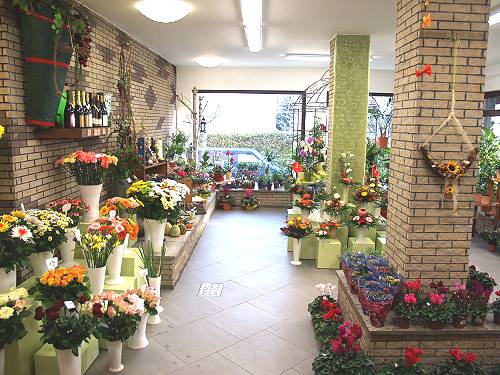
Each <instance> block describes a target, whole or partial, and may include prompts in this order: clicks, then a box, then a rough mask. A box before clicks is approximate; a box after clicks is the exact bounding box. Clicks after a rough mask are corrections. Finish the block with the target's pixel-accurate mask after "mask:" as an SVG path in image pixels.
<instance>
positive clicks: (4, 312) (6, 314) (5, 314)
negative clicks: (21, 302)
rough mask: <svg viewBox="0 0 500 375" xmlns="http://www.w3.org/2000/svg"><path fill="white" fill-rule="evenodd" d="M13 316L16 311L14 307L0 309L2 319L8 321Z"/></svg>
mask: <svg viewBox="0 0 500 375" xmlns="http://www.w3.org/2000/svg"><path fill="white" fill-rule="evenodd" d="M12 315H14V309H13V308H12V307H8V306H4V307H0V319H2V320H7V319H9V318H10V317H11V316H12Z"/></svg>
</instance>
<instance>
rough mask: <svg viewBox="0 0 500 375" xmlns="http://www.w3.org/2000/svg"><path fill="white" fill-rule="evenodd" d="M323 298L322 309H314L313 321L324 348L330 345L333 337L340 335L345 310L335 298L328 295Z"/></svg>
mask: <svg viewBox="0 0 500 375" xmlns="http://www.w3.org/2000/svg"><path fill="white" fill-rule="evenodd" d="M322 298H323V299H322V300H321V304H320V306H321V309H320V310H319V311H317V312H316V311H314V314H313V315H312V323H313V329H314V336H315V338H316V340H317V341H318V342H319V343H320V345H321V346H322V347H323V348H324V347H326V346H327V345H330V343H331V341H332V337H336V336H337V335H338V331H339V327H340V325H341V324H342V323H343V316H342V313H343V310H342V308H341V307H340V305H339V304H338V303H337V301H335V299H333V298H331V297H330V298H328V297H326V296H323V297H322Z"/></svg>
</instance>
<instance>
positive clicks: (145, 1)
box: [135, 0, 192, 23]
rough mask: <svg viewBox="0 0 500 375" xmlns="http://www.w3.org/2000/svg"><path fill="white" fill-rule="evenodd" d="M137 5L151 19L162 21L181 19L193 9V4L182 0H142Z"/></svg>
mask: <svg viewBox="0 0 500 375" xmlns="http://www.w3.org/2000/svg"><path fill="white" fill-rule="evenodd" d="M135 7H136V8H137V9H138V10H139V12H141V13H142V14H143V15H144V16H146V17H147V18H149V19H150V20H153V21H156V22H161V23H168V22H175V21H179V20H180V19H182V18H184V17H186V16H187V15H188V14H189V12H191V10H192V7H191V5H189V4H188V3H186V2H185V1H181V0H142V1H139V2H137V3H136V4H135Z"/></svg>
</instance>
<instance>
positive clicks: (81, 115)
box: [75, 90, 85, 128]
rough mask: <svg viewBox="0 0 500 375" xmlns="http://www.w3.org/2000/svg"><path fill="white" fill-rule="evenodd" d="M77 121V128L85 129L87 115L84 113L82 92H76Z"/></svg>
mask: <svg viewBox="0 0 500 375" xmlns="http://www.w3.org/2000/svg"><path fill="white" fill-rule="evenodd" d="M75 120H76V121H75V125H76V127H77V128H84V127H85V115H84V113H83V107H82V97H81V95H80V90H78V91H77V92H76V105H75Z"/></svg>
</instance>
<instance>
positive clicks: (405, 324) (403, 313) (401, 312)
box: [394, 293, 418, 329]
mask: <svg viewBox="0 0 500 375" xmlns="http://www.w3.org/2000/svg"><path fill="white" fill-rule="evenodd" d="M394 312H395V313H396V316H397V317H398V326H399V328H401V329H408V328H410V321H411V320H412V319H415V318H417V317H418V300H417V296H416V295H415V293H406V294H405V295H404V296H403V299H402V300H401V301H399V303H398V304H397V305H396V307H395V309H394Z"/></svg>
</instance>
